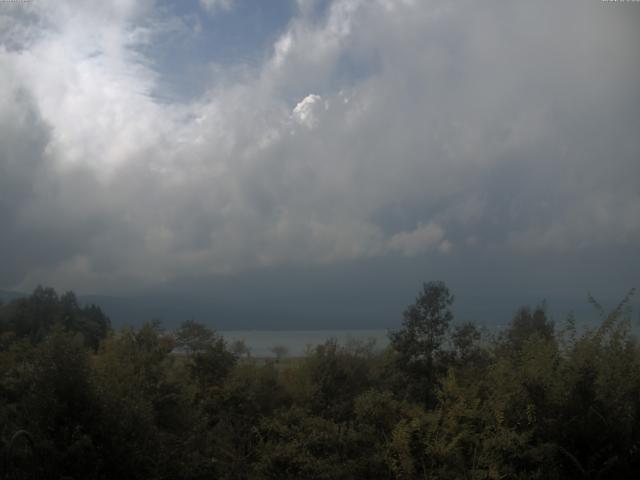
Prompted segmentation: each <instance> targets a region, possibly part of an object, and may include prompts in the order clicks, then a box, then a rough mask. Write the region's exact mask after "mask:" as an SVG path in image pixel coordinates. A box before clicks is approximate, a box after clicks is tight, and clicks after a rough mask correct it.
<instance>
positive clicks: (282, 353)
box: [271, 345, 289, 362]
mask: <svg viewBox="0 0 640 480" xmlns="http://www.w3.org/2000/svg"><path fill="white" fill-rule="evenodd" d="M271 353H273V354H274V355H275V356H276V361H277V362H280V360H282V359H283V358H284V357H286V356H287V355H288V354H289V349H288V348H287V347H285V346H284V345H274V346H273V347H271Z"/></svg>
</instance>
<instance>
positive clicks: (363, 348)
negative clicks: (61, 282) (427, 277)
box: [0, 282, 640, 480]
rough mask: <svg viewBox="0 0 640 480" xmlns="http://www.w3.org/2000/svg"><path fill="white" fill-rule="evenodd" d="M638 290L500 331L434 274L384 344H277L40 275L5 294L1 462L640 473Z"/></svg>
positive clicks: (177, 474)
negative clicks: (613, 304) (633, 320)
mask: <svg viewBox="0 0 640 480" xmlns="http://www.w3.org/2000/svg"><path fill="white" fill-rule="evenodd" d="M628 300H629V296H628V297H627V298H625V299H624V300H623V301H622V302H621V303H620V305H619V306H618V307H617V308H616V309H614V310H613V311H612V312H611V313H609V314H607V315H605V314H604V312H602V316H603V318H602V323H601V325H600V326H598V327H597V328H592V329H587V328H582V329H579V328H577V327H576V323H577V322H576V321H575V319H573V318H569V319H568V320H567V321H566V322H565V324H564V325H563V326H562V327H561V328H559V329H557V328H556V327H555V325H554V324H553V322H551V321H550V319H549V318H548V316H547V313H546V311H545V309H544V307H543V306H539V307H536V308H534V309H530V308H521V309H520V310H518V311H517V312H516V314H515V315H514V317H513V319H512V321H511V323H510V325H509V326H508V328H506V329H505V330H504V331H503V332H501V333H500V334H498V335H497V336H495V337H493V338H488V336H487V335H486V334H483V333H482V332H481V331H480V330H479V329H478V328H477V327H476V326H474V325H473V324H470V323H466V324H452V322H453V315H452V311H451V306H452V304H453V301H454V298H453V295H452V294H451V293H450V292H449V290H448V288H447V287H446V285H444V284H443V283H440V282H432V283H428V284H426V285H424V288H423V289H422V291H421V292H420V294H419V295H418V298H417V299H416V302H415V303H414V304H413V305H411V306H409V307H408V308H407V309H406V311H405V312H404V315H403V322H402V324H401V325H400V327H399V329H398V330H397V331H393V332H390V345H389V347H388V348H387V349H386V350H384V351H379V350H377V349H375V348H374V346H373V345H372V344H368V343H357V342H353V343H350V344H348V345H339V344H338V343H337V342H336V341H328V342H326V343H325V344H322V345H319V346H317V347H315V348H313V349H312V350H310V351H309V353H308V355H307V356H305V357H304V358H299V359H292V358H285V354H286V353H282V355H278V356H277V357H276V358H274V359H266V360H265V359H253V358H251V357H250V356H248V355H247V349H246V348H244V347H243V346H242V345H234V346H232V347H230V346H229V345H227V344H226V342H225V341H224V339H223V338H222V337H220V336H219V335H217V334H216V333H215V332H213V331H212V330H210V329H209V328H207V327H205V326H204V325H201V324H199V323H196V322H193V321H189V322H185V323H184V324H183V325H182V326H181V328H180V329H179V330H178V331H176V332H173V333H169V332H165V331H163V330H162V328H161V326H160V325H159V324H158V323H157V322H150V323H147V324H145V325H143V326H142V327H141V328H138V329H132V328H124V329H122V330H120V331H117V332H114V331H112V330H111V328H110V326H109V321H108V319H107V318H106V316H105V315H104V314H103V313H102V312H101V311H100V309H99V308H97V307H80V306H79V305H78V302H77V301H76V298H75V296H74V295H73V294H72V293H67V294H64V295H62V296H58V295H57V294H56V293H55V292H54V291H53V290H51V289H44V288H38V289H36V291H35V292H34V293H33V295H31V296H30V297H28V298H24V299H18V300H14V301H12V302H9V303H7V304H5V305H2V306H0V450H2V452H1V453H2V454H3V456H4V457H5V459H6V462H5V463H4V465H3V467H2V468H3V469H4V471H3V472H2V474H0V477H3V476H4V475H17V474H18V473H19V472H22V473H23V474H24V475H25V478H28V477H32V478H51V479H59V478H68V477H71V478H75V479H77V480H79V479H88V480H90V479H116V478H117V479H176V480H180V479H185V480H186V479H190V480H196V479H212V478H218V479H263V478H264V479H360V478H367V479H371V480H374V479H414V478H434V479H507V478H509V479H511V478H516V479H517V478H522V479H525V478H526V479H529V478H540V479H553V478H585V479H590V478H593V479H595V478H616V479H626V478H638V475H639V473H640V343H639V342H638V340H637V339H636V338H635V336H634V335H633V333H632V331H631V326H630V313H629V312H628V311H627V307H626V306H627V305H628ZM592 302H593V303H594V305H595V306H596V307H597V308H599V306H598V305H597V302H595V300H593V299H592ZM16 432H22V433H19V434H17V435H16ZM13 478H15V477H13Z"/></svg>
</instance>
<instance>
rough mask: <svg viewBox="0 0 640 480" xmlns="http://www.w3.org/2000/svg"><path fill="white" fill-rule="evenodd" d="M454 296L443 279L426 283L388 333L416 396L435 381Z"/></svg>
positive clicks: (425, 391)
mask: <svg viewBox="0 0 640 480" xmlns="http://www.w3.org/2000/svg"><path fill="white" fill-rule="evenodd" d="M453 300H454V297H453V295H452V294H451V292H450V291H449V288H448V287H447V286H446V284H445V283H444V282H441V281H435V282H429V283H425V284H424V285H423V288H422V292H420V294H419V295H418V297H417V298H416V301H415V303H414V304H412V305H409V307H407V309H406V310H405V311H404V313H403V317H404V318H403V320H402V328H401V329H400V330H397V331H394V332H390V334H389V337H390V342H391V347H392V348H393V350H394V351H395V353H396V365H397V367H398V369H399V370H400V371H401V372H403V373H404V374H406V375H408V376H409V377H410V379H411V380H412V381H413V382H412V385H409V388H410V389H412V390H414V392H413V393H414V394H416V395H417V396H418V397H423V396H424V395H425V394H427V392H428V391H431V390H432V387H433V384H434V383H435V381H436V377H437V369H438V368H437V367H438V365H437V364H438V361H439V360H440V358H439V357H440V356H441V352H442V342H443V340H444V337H445V334H446V332H447V330H448V328H449V323H450V322H451V320H452V319H453V313H452V312H451V305H452V304H453ZM416 388H417V391H416Z"/></svg>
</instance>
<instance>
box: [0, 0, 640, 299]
mask: <svg viewBox="0 0 640 480" xmlns="http://www.w3.org/2000/svg"><path fill="white" fill-rule="evenodd" d="M201 3H202V4H203V5H205V6H207V7H209V6H210V7H211V8H210V9H209V13H208V14H216V11H218V12H219V11H220V9H221V8H222V9H226V8H231V7H232V5H231V2H228V1H224V2H217V1H216V2H210V1H206V2H205V1H202V2H201ZM320 6H321V5H320V3H318V2H313V1H304V2H302V1H301V2H299V8H298V11H297V13H296V15H295V16H294V17H293V18H291V20H290V22H289V24H288V26H287V28H286V29H285V31H282V32H278V33H277V35H275V38H276V40H275V41H274V42H273V44H272V45H270V46H269V48H268V49H267V50H268V52H269V54H268V55H266V57H265V58H264V60H263V61H262V62H260V63H259V64H257V65H256V64H255V63H253V64H243V63H242V61H241V60H239V61H238V62H237V63H235V64H230V65H213V64H212V65H210V68H208V69H204V70H200V72H201V74H202V75H205V76H207V77H206V78H204V79H203V81H204V82H205V84H207V83H206V82H208V84H209V85H210V87H209V88H208V89H207V90H206V92H205V93H204V94H202V95H198V96H196V97H193V98H189V99H187V100H184V101H179V102H178V101H172V100H168V99H171V98H175V97H176V96H175V95H174V93H175V92H171V91H167V90H166V88H167V87H164V86H163V85H164V83H163V81H162V79H163V76H164V75H166V74H167V73H168V72H163V71H161V70H159V69H158V68H157V67H156V66H155V65H156V63H155V62H154V58H155V56H156V55H158V54H159V52H157V51H156V50H157V48H156V45H157V44H158V41H159V39H162V40H163V41H165V42H166V41H170V40H171V38H172V36H182V37H184V36H189V35H197V34H198V32H197V29H190V27H189V26H188V25H189V22H187V21H185V20H184V18H181V17H178V16H176V14H173V13H171V10H170V9H166V8H163V7H162V5H160V4H156V3H155V2H153V1H152V0H145V1H142V2H141V1H132V0H131V1H130V0H119V1H117V2H108V5H105V6H100V7H95V6H91V7H89V6H87V5H86V4H85V3H84V2H80V1H72V0H68V1H62V2H46V1H42V2H33V3H32V4H24V5H20V6H18V5H12V6H10V7H5V6H3V7H2V10H0V78H2V79H3V88H2V90H1V91H0V214H1V215H2V219H3V220H2V222H3V233H2V235H1V236H0V241H1V242H2V244H1V253H0V261H1V262H2V264H3V267H4V268H3V269H0V285H3V286H5V287H9V286H12V287H17V288H21V287H29V286H31V285H33V284H34V283H38V282H45V283H51V284H54V285H60V286H63V287H68V288H70V287H73V288H78V289H81V290H82V289H84V290H85V291H87V290H89V291H108V290H113V288H114V287H113V286H114V285H119V286H120V287H121V288H128V287H131V286H140V285H154V284H158V283H162V282H165V281H169V280H171V279H173V278H176V277H178V276H181V275H187V274H188V275H211V274H219V273H229V272H238V271H246V270H251V269H256V268H264V267H271V266H282V265H318V264H334V263H337V262H347V261H351V260H355V259H360V258H371V257H378V256H385V255H402V256H415V255H425V254H427V255H449V256H453V255H456V254H457V253H458V252H460V251H461V250H463V249H472V250H475V251H477V252H478V254H482V252H483V251H486V250H487V249H493V250H495V249H499V250H501V251H503V252H504V255H505V256H509V255H515V256H518V255H529V254H531V252H567V254H570V253H571V252H574V251H576V250H579V249H581V248H589V247H610V248H612V249H614V248H618V247H626V248H628V247H630V246H631V247H633V246H637V245H640V182H639V181H638V179H639V178H640V161H639V159H640V136H639V135H638V132H639V131H640V89H639V88H638V85H640V57H638V55H637V52H635V51H634V50H635V46H636V45H638V41H639V40H640V37H639V34H638V32H637V25H638V20H640V8H635V7H636V6H635V5H621V6H616V5H613V4H606V3H604V4H602V3H600V2H581V1H580V2H578V1H575V2H561V3H557V2H553V3H552V2H542V3H539V2H535V3H533V2H509V3H508V4H505V3H504V2H488V3H487V2H482V3H481V4H480V3H478V2H471V1H469V2H456V3H451V4H450V3H447V4H445V3H442V2H435V1H434V2H430V1H410V0H404V1H400V0H398V1H392V0H374V1H358V0H334V1H333V2H330V3H329V4H328V6H327V7H326V9H321V8H319V7H320ZM212 48H213V47H212ZM188 54H189V52H185V55H188ZM198 61H199V59H198V58H197V57H195V58H193V62H195V63H197V62H198ZM202 61H204V60H202ZM171 73H172V74H174V75H175V72H171Z"/></svg>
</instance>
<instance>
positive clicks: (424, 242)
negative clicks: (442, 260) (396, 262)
mask: <svg viewBox="0 0 640 480" xmlns="http://www.w3.org/2000/svg"><path fill="white" fill-rule="evenodd" d="M444 236H445V232H444V229H443V228H442V227H441V226H440V225H438V224H437V223H429V224H427V225H418V226H417V227H416V229H415V230H413V231H411V232H400V233H396V234H395V235H394V236H392V237H391V239H389V249H390V250H392V251H398V252H400V253H402V254H403V255H406V256H415V255H419V254H421V253H425V252H428V251H430V250H433V249H434V248H436V247H439V248H440V249H441V251H442V252H443V253H448V252H449V251H450V250H451V242H449V241H448V240H447V239H445V238H444Z"/></svg>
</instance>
